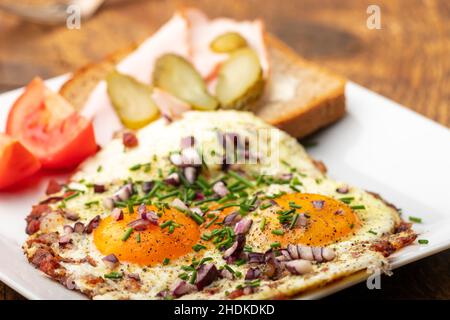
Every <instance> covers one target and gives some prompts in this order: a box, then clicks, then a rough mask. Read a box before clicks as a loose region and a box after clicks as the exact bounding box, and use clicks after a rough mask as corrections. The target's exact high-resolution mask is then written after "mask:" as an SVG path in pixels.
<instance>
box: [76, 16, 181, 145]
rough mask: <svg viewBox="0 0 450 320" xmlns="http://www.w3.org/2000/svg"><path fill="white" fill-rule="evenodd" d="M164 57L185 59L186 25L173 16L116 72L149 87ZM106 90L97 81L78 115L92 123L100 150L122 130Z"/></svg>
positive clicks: (179, 17)
mask: <svg viewBox="0 0 450 320" xmlns="http://www.w3.org/2000/svg"><path fill="white" fill-rule="evenodd" d="M174 39H176V41H174ZM166 53H175V54H179V55H181V56H184V57H187V56H188V53H189V46H188V28H187V22H186V20H185V19H184V17H182V16H181V15H180V14H175V15H174V16H173V17H172V19H171V20H170V21H169V22H167V23H166V24H165V25H164V26H162V27H161V28H160V29H159V30H158V31H157V32H156V33H155V34H153V35H152V36H151V37H149V38H148V39H147V40H145V41H144V42H143V43H142V44H141V45H140V46H139V47H138V48H137V49H136V50H135V51H133V52H132V53H131V54H130V55H128V56H127V57H126V58H124V59H123V60H122V61H121V62H120V63H119V64H118V65H117V70H118V71H119V72H122V73H124V74H127V75H129V76H132V77H134V78H136V79H137V80H139V81H141V82H143V83H148V84H150V82H151V77H152V72H153V66H154V62H155V60H156V59H157V58H158V57H160V56H161V55H163V54H166ZM106 88H107V86H106V82H105V81H100V82H99V84H98V85H97V86H96V88H95V89H94V90H93V91H92V93H91V95H90V96H89V98H88V100H87V101H86V104H85V105H84V107H83V109H82V111H81V114H82V115H83V116H85V117H87V118H88V119H92V120H93V124H94V130H95V135H96V140H97V143H98V144H99V145H101V146H104V145H105V144H106V143H108V142H109V141H110V140H111V138H112V137H113V135H114V133H115V132H117V131H120V130H122V129H123V125H122V123H121V122H120V120H119V117H118V116H117V114H116V112H115V111H114V108H113V107H112V105H111V102H110V100H109V97H108V93H107V90H106Z"/></svg>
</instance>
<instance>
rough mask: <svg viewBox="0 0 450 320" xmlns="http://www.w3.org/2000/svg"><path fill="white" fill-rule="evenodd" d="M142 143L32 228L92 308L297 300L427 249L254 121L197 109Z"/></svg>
mask: <svg viewBox="0 0 450 320" xmlns="http://www.w3.org/2000/svg"><path fill="white" fill-rule="evenodd" d="M136 137H137V140H138V145H137V146H136V147H133V148H130V147H126V146H124V144H123V142H122V140H121V138H120V137H118V138H116V139H114V140H113V141H112V142H111V143H109V144H108V145H107V146H105V147H104V148H103V149H102V150H101V151H100V152H99V153H98V154H97V155H96V156H94V157H92V158H91V159H88V160H87V161H85V162H84V163H83V164H82V165H81V166H80V168H79V169H78V171H77V172H76V173H75V174H74V175H73V176H72V178H71V179H70V181H69V183H67V184H66V185H64V186H63V188H62V190H61V191H60V192H58V193H56V194H52V195H50V196H48V197H47V198H44V199H43V201H42V202H41V203H40V204H38V205H36V206H34V207H33V211H32V213H31V214H30V216H29V217H28V218H27V222H28V227H27V231H28V233H29V234H30V237H29V239H28V240H27V242H26V243H25V244H24V251H25V254H26V256H27V258H28V259H29V261H30V262H31V263H32V264H33V265H35V266H36V267H37V268H39V269H40V270H42V271H43V272H44V273H46V274H47V275H49V276H50V277H51V278H53V279H55V280H57V281H59V282H60V283H62V284H63V285H65V286H66V287H67V288H69V289H72V290H78V291H80V292H82V293H84V294H86V295H87V296H89V297H91V298H94V299H173V298H180V299H227V298H229V299H235V298H241V299H252V298H256V299H261V298H264V299H267V298H284V297H290V296H295V295H298V294H300V293H303V292H306V291H308V290H311V289H313V288H316V287H318V286H322V285H325V284H327V283H329V282H332V281H334V280H337V279H340V278H342V277H344V276H347V275H350V274H353V273H356V272H358V271H361V270H373V269H380V270H388V269H389V263H388V260H387V259H386V257H385V256H387V255H388V254H390V253H392V252H393V251H395V250H396V249H398V248H400V247H402V246H404V245H407V244H409V243H411V242H412V241H413V240H414V239H415V234H414V232H413V231H412V230H410V228H409V227H408V226H406V227H405V224H402V221H401V219H400V216H399V213H398V211H397V210H396V209H395V208H394V207H393V206H392V205H390V204H388V203H386V202H385V201H383V200H382V199H381V198H379V197H378V196H376V195H373V194H371V193H368V192H365V191H364V190H361V189H358V188H356V187H352V186H349V185H347V184H345V183H342V182H338V181H334V180H332V179H330V178H328V177H327V176H326V174H325V173H324V172H323V166H320V165H318V164H317V162H315V161H314V160H313V159H312V158H310V157H309V156H308V154H307V153H306V152H305V150H304V149H303V147H302V146H301V145H300V144H299V143H298V142H297V141H296V140H295V139H294V138H292V137H290V136H288V135H287V134H286V133H284V132H282V131H280V130H278V129H276V128H273V127H271V126H270V125H268V124H266V123H264V122H263V121H262V120H260V119H258V118H256V117H255V116H254V115H252V114H250V113H247V112H237V111H215V112H196V111H189V112H186V113H185V114H183V117H182V119H180V120H178V121H175V122H171V123H167V122H166V121H165V120H163V119H161V120H158V121H156V122H154V123H152V124H150V125H148V126H147V127H145V128H143V129H141V130H140V131H139V132H137V133H136ZM228 142H231V147H232V148H231V150H232V152H231V153H230V152H228V151H230V149H228V148H227V147H226V146H230V145H227V143H228ZM230 157H231V158H233V159H231V160H236V161H229V160H230V159H229V158H230Z"/></svg>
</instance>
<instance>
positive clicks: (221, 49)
mask: <svg viewBox="0 0 450 320" xmlns="http://www.w3.org/2000/svg"><path fill="white" fill-rule="evenodd" d="M246 46H247V41H246V40H245V39H244V38H243V37H242V36H241V35H240V34H239V33H237V32H227V33H224V34H221V35H220V36H218V37H217V38H215V39H214V40H213V41H212V42H211V45H210V48H211V50H212V51H214V52H217V53H230V52H233V51H235V50H237V49H241V48H245V47H246Z"/></svg>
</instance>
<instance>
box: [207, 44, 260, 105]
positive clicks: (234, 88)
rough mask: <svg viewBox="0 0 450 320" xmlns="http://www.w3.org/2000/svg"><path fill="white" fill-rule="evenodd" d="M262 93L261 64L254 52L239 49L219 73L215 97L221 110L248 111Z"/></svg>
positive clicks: (247, 49) (248, 49)
mask: <svg viewBox="0 0 450 320" xmlns="http://www.w3.org/2000/svg"><path fill="white" fill-rule="evenodd" d="M263 91H264V79H263V74H262V68H261V64H260V63H259V59H258V56H257V54H256V53H255V51H253V50H252V49H250V48H244V49H239V50H237V51H235V52H233V53H232V54H231V55H230V58H229V59H228V60H226V61H225V62H224V63H223V65H222V67H221V68H220V71H219V76H218V80H217V86H216V97H217V99H218V100H219V102H220V105H221V107H222V108H223V109H238V110H249V109H251V108H252V104H253V102H255V101H256V100H257V99H258V98H259V97H261V95H262V94H263Z"/></svg>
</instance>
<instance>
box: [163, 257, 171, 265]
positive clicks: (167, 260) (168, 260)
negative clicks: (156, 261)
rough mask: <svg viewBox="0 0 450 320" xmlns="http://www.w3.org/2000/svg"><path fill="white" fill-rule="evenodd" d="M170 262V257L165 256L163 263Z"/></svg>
mask: <svg viewBox="0 0 450 320" xmlns="http://www.w3.org/2000/svg"><path fill="white" fill-rule="evenodd" d="M169 263H170V259H169V258H164V260H163V265H165V266H167V265H168V264H169Z"/></svg>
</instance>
